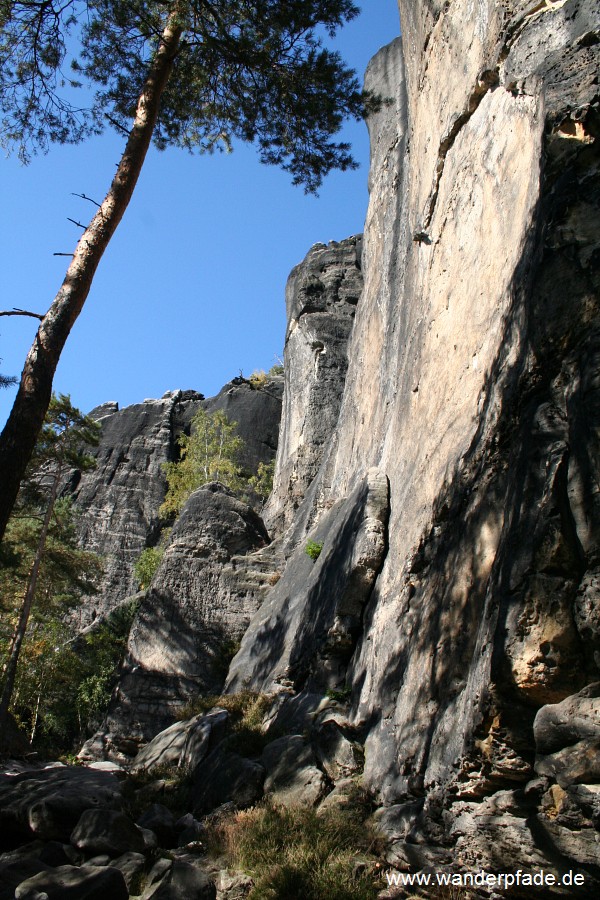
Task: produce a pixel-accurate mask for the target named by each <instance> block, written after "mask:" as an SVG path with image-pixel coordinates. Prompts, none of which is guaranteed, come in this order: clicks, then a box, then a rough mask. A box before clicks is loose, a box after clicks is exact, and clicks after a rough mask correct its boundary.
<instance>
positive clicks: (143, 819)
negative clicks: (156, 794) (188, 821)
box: [137, 803, 176, 848]
mask: <svg viewBox="0 0 600 900" xmlns="http://www.w3.org/2000/svg"><path fill="white" fill-rule="evenodd" d="M137 824H138V825H139V826H140V828H142V829H149V830H150V831H152V832H154V834H155V835H156V838H157V840H158V843H159V845H160V846H161V847H167V848H168V847H173V846H174V845H175V843H176V838H175V817H174V816H173V813H172V812H171V810H170V809H168V808H167V807H166V806H163V804H162V803H153V804H152V806H149V807H148V809H146V810H144V812H143V813H142V815H141V816H140V817H139V818H138V820H137Z"/></svg>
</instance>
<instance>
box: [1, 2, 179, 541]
mask: <svg viewBox="0 0 600 900" xmlns="http://www.w3.org/2000/svg"><path fill="white" fill-rule="evenodd" d="M182 30H183V28H182V24H181V20H180V17H179V11H178V9H177V8H175V10H173V12H171V14H170V15H169V18H168V19H167V23H166V25H165V29H164V31H163V33H162V35H161V40H160V43H159V46H158V49H157V51H156V53H155V55H154V57H153V60H152V63H151V65H150V69H149V72H148V77H147V79H146V82H145V84H144V87H143V89H142V92H141V94H140V97H139V99H138V104H137V110H136V114H135V119H134V122H133V126H132V129H131V131H130V133H129V138H128V140H127V144H126V146H125V150H124V152H123V156H122V157H121V161H120V163H119V166H118V168H117V172H116V175H115V177H114V179H113V182H112V184H111V186H110V189H109V191H108V193H107V195H106V197H105V198H104V201H103V203H102V204H101V206H100V207H99V208H98V211H97V213H96V214H95V216H94V218H93V219H92V221H91V222H90V224H89V225H88V227H87V228H86V230H85V231H84V233H83V234H82V236H81V239H80V240H79V243H78V244H77V248H76V250H75V253H74V254H73V259H72V261H71V264H70V265H69V268H68V269H67V273H66V275H65V279H64V281H63V283H62V285H61V288H60V290H59V292H58V294H57V295H56V297H55V299H54V302H53V303H52V306H51V307H50V309H49V310H48V312H47V313H46V315H45V316H44V318H43V319H42V322H41V324H40V327H39V329H38V332H37V334H36V336H35V340H34V342H33V344H32V346H31V349H30V351H29V353H28V354H27V359H26V360H25V366H24V368H23V373H22V375H21V383H20V386H19V391H18V393H17V396H16V398H15V402H14V405H13V408H12V411H11V414H10V417H9V419H8V421H7V423H6V425H5V427H4V430H3V432H2V434H1V435H0V473H1V475H0V477H1V478H2V483H1V485H0V540H1V539H2V537H3V535H4V532H5V529H6V525H7V522H8V519H9V516H10V514H11V511H12V509H13V506H14V504H15V500H16V499H17V493H18V491H19V485H20V483H21V479H22V478H23V475H24V473H25V468H26V466H27V463H28V462H29V459H30V458H31V454H32V453H33V448H34V446H35V442H36V440H37V437H38V434H39V432H40V429H41V427H42V424H43V422H44V416H45V415H46V411H47V409H48V405H49V403H50V398H51V395H52V380H53V378H54V372H55V371H56V366H57V365H58V360H59V359H60V354H61V352H62V349H63V347H64V345H65V342H66V340H67V338H68V336H69V333H70V331H71V328H72V327H73V324H74V323H75V321H76V319H77V317H78V315H79V313H80V312H81V309H82V307H83V304H84V303H85V301H86V299H87V296H88V293H89V291H90V287H91V285H92V281H93V278H94V275H95V273H96V269H97V267H98V264H99V262H100V260H101V259H102V255H103V253H104V251H105V250H106V248H107V246H108V244H109V242H110V239H111V238H112V236H113V234H114V232H115V229H116V228H117V225H118V224H119V222H120V221H121V219H122V217H123V213H124V212H125V210H126V209H127V206H128V204H129V201H130V199H131V196H132V194H133V190H134V188H135V185H136V183H137V180H138V176H139V174H140V171H141V169H142V165H143V163H144V160H145V158H146V152H147V150H148V147H149V146H150V141H151V139H152V134H153V132H154V127H155V125H156V119H157V116H158V110H159V106H160V100H161V97H162V94H163V92H164V89H165V86H166V84H167V82H168V80H169V76H170V74H171V69H172V67H173V61H174V59H175V55H176V53H177V50H178V48H179V43H180V39H181V34H182Z"/></svg>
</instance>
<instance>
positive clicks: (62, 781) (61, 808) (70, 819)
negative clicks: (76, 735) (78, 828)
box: [0, 766, 121, 841]
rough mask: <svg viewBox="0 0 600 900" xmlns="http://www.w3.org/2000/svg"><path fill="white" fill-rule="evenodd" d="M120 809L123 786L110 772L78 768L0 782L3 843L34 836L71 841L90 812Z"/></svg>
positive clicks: (41, 771) (64, 767) (68, 767)
mask: <svg viewBox="0 0 600 900" xmlns="http://www.w3.org/2000/svg"><path fill="white" fill-rule="evenodd" d="M120 805H121V784H120V782H119V780H118V779H117V778H116V777H115V776H114V775H113V774H111V773H109V772H97V771H90V770H89V769H84V768H79V767H76V766H60V767H57V768H49V769H42V770H38V771H28V772H23V773H22V774H21V775H15V776H14V777H9V778H6V779H3V780H2V781H0V809H1V812H0V825H1V826H2V828H1V836H0V841H3V840H5V839H6V840H10V838H11V835H16V836H19V835H21V836H23V837H24V836H25V835H27V834H30V835H31V834H34V835H37V836H39V837H41V838H44V839H46V840H59V841H68V840H69V837H70V835H71V832H72V830H73V828H74V827H75V825H76V824H77V822H78V820H79V818H80V816H81V814H82V813H83V812H84V811H85V810H87V809H115V808H118V807H120Z"/></svg>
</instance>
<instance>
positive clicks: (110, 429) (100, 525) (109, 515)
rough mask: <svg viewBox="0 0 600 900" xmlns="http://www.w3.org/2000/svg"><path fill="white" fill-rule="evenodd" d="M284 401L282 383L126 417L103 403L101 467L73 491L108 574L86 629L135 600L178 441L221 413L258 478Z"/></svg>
mask: <svg viewBox="0 0 600 900" xmlns="http://www.w3.org/2000/svg"><path fill="white" fill-rule="evenodd" d="M282 393H283V379H282V378H281V377H276V378H271V379H269V381H268V383H267V384H266V386H265V387H264V388H262V389H260V390H255V389H253V388H252V386H251V385H250V384H248V383H247V382H242V383H240V384H234V383H229V384H226V385H225V386H224V387H223V389H222V390H221V391H220V393H219V394H218V395H217V396H216V397H213V398H210V399H208V400H205V399H204V397H203V395H202V394H198V393H196V392H195V391H173V392H169V393H167V394H165V396H164V397H163V398H162V399H161V400H145V401H144V402H143V403H139V404H136V405H134V406H128V407H126V408H125V409H122V410H119V409H118V406H117V404H116V403H105V404H103V405H102V406H99V407H97V408H96V409H95V410H93V411H92V413H91V415H92V416H93V417H94V418H96V419H97V420H98V421H99V422H101V424H102V434H101V439H100V444H99V446H98V447H97V448H95V449H94V450H93V455H94V456H95V458H96V462H97V466H96V468H95V469H93V470H91V471H90V472H84V473H77V472H76V473H74V474H73V477H72V480H71V483H70V485H69V488H70V490H71V492H72V494H73V499H74V501H75V504H76V506H77V508H78V509H79V510H80V511H81V516H80V522H79V532H80V535H81V542H82V545H83V546H84V547H85V548H86V549H87V550H91V551H93V552H95V553H98V554H99V555H100V556H103V557H104V558H105V560H106V567H105V574H104V579H103V582H102V584H101V586H100V591H99V593H98V594H97V595H96V596H94V597H91V598H89V599H88V600H87V601H86V603H85V604H84V605H83V606H82V607H81V610H80V611H78V615H80V616H81V624H82V625H87V624H89V622H90V621H91V620H92V619H94V618H95V617H96V616H97V615H106V614H107V613H108V612H110V610H111V609H113V608H114V607H115V606H116V605H118V603H119V602H120V601H122V600H124V599H125V598H126V597H129V596H131V595H132V594H134V593H135V592H136V590H137V582H136V579H135V576H134V573H133V566H134V563H135V561H136V560H137V558H138V556H139V555H140V553H141V551H142V550H143V549H144V548H145V547H146V546H153V545H154V544H156V542H157V541H158V539H159V536H160V528H161V524H162V523H161V522H160V520H159V516H158V510H159V507H160V505H161V503H162V502H163V500H164V497H165V492H166V479H165V476H164V473H163V471H162V465H163V463H165V462H169V461H172V460H175V459H177V455H178V448H177V438H178V437H179V435H180V434H181V433H182V432H184V431H185V432H189V428H190V422H191V419H192V418H193V416H194V415H195V413H196V412H197V411H198V410H199V409H200V408H204V409H206V410H207V411H208V412H210V413H212V412H215V411H216V410H222V411H223V412H225V414H226V415H227V416H228V418H229V419H230V420H231V421H234V422H236V423H237V425H238V427H237V433H238V434H239V436H240V437H241V438H242V440H243V441H244V447H243V452H242V454H241V459H240V462H241V465H242V467H243V468H244V470H245V471H247V472H248V474H252V473H254V472H256V470H257V468H258V464H259V463H260V462H270V460H271V459H272V458H273V456H274V454H275V451H276V448H277V432H278V428H279V420H280V416H281V397H282Z"/></svg>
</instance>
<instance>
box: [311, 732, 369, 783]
mask: <svg viewBox="0 0 600 900" xmlns="http://www.w3.org/2000/svg"><path fill="white" fill-rule="evenodd" d="M313 739H314V742H315V748H316V752H317V758H318V760H319V765H320V766H321V767H322V768H323V770H324V771H325V773H326V774H327V776H328V778H330V779H331V780H332V781H339V780H340V779H341V778H348V777H349V776H350V775H356V774H357V773H358V772H361V771H362V769H363V765H364V753H363V749H362V746H361V745H360V744H359V743H358V741H356V740H351V739H350V738H348V737H346V735H345V734H344V731H343V729H342V728H341V727H340V725H339V724H338V723H337V722H336V721H334V719H325V721H323V722H321V723H320V724H319V725H318V727H317V728H316V729H315V732H314V736H313Z"/></svg>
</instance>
